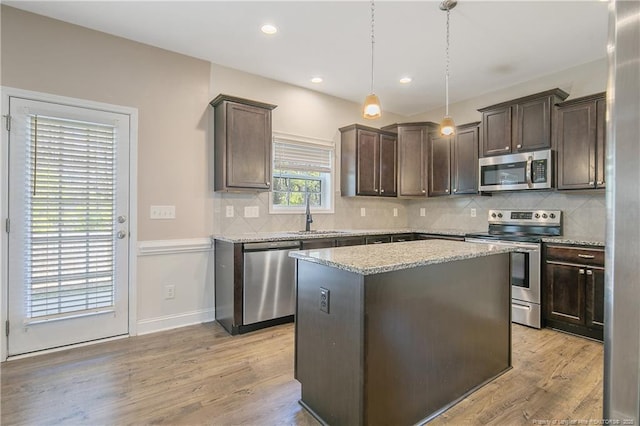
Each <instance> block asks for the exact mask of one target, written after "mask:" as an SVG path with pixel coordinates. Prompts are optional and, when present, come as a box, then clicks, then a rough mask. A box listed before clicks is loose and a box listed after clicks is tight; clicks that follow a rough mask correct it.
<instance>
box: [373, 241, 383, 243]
mask: <svg viewBox="0 0 640 426" xmlns="http://www.w3.org/2000/svg"><path fill="white" fill-rule="evenodd" d="M373 244H382V241H374V242H373Z"/></svg>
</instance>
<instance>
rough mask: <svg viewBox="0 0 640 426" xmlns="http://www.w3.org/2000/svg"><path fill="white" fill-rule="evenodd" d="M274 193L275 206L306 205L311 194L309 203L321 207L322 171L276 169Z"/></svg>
mask: <svg viewBox="0 0 640 426" xmlns="http://www.w3.org/2000/svg"><path fill="white" fill-rule="evenodd" d="M272 194H273V195H272V196H273V205H274V206H304V205H305V203H306V197H307V194H309V204H310V205H311V206H316V207H319V206H321V205H322V177H321V173H319V172H299V171H292V170H291V171H290V170H287V171H284V170H276V171H275V173H274V179H273V188H272Z"/></svg>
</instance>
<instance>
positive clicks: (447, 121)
mask: <svg viewBox="0 0 640 426" xmlns="http://www.w3.org/2000/svg"><path fill="white" fill-rule="evenodd" d="M455 132H456V123H454V122H453V118H451V117H450V116H448V115H445V116H444V118H443V119H442V121H441V122H440V133H441V134H442V135H443V136H451V135H453V134H454V133H455Z"/></svg>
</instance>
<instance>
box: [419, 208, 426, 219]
mask: <svg viewBox="0 0 640 426" xmlns="http://www.w3.org/2000/svg"><path fill="white" fill-rule="evenodd" d="M426 215H427V210H426V209H425V208H424V207H420V216H422V217H425V216H426Z"/></svg>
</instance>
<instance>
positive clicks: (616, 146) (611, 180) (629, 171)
mask: <svg viewBox="0 0 640 426" xmlns="http://www.w3.org/2000/svg"><path fill="white" fill-rule="evenodd" d="M608 7H609V43H608V45H607V52H608V54H609V84H608V87H607V159H606V163H607V164H606V170H607V176H606V181H607V197H606V200H607V231H606V237H607V238H606V252H605V253H606V254H605V264H606V265H607V267H606V271H605V296H604V301H605V308H604V313H605V317H604V391H603V398H602V399H603V416H602V417H603V418H604V419H611V423H614V420H617V421H618V422H619V423H621V424H638V422H639V421H640V368H638V365H640V333H638V329H639V328H640V309H638V300H640V286H639V285H638V277H639V276H640V262H638V252H640V229H639V228H640V225H639V224H640V220H638V206H640V191H638V182H640V168H639V167H638V158H640V144H638V138H640V120H638V117H640V97H638V93H639V92H640V87H639V86H640V2H638V1H621V0H617V1H610V2H609V3H608Z"/></svg>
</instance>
